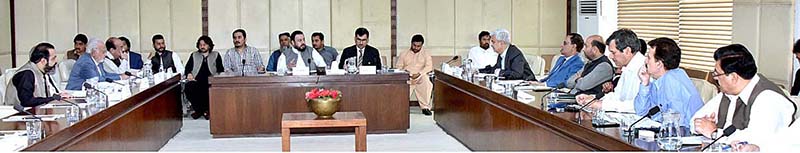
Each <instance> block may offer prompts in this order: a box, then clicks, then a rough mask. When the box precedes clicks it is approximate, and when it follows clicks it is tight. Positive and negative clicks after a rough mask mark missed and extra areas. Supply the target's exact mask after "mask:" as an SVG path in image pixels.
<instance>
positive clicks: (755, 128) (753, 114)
mask: <svg viewBox="0 0 800 153" xmlns="http://www.w3.org/2000/svg"><path fill="white" fill-rule="evenodd" d="M760 79H761V78H760V77H759V76H758V75H756V76H754V77H753V79H750V83H748V84H747V86H745V87H744V89H742V92H741V93H739V95H725V94H722V93H719V94H717V95H716V96H714V98H711V100H709V101H708V102H706V104H705V105H704V106H703V107H702V108H700V110H698V111H697V112H696V113H695V114H694V116H692V120H694V119H696V118H701V117H704V116H707V115H711V114H716V115H719V114H718V113H717V112H718V110H719V105H720V102H721V101H722V96H728V98H729V99H730V100H731V105H729V106H728V115H727V116H726V122H725V126H724V127H728V126H730V125H731V124H733V112H735V110H736V103H735V102H736V100H737V99H738V98H740V97H741V99H742V102H744V103H745V104H750V103H751V102H750V101H749V100H750V95H751V94H752V92H753V88H754V87H755V86H756V84H757V83H758V81H759V80H760ZM755 101H756V104H757V105H753V106H752V108H751V111H750V122H749V123H748V124H747V128H746V129H744V130H737V131H736V132H735V133H733V135H731V136H730V137H728V140H726V141H723V142H727V141H729V140H740V141H748V143H751V144H764V143H765V142H769V141H770V139H773V137H769V136H771V135H774V134H775V132H776V131H778V130H780V129H784V128H787V127H789V124H790V123H791V122H792V117H793V115H794V111H795V110H794V106H792V102H791V101H789V100H788V99H786V98H784V97H783V95H781V93H777V92H774V91H771V90H765V91H763V92H761V94H759V95H758V97H756V99H755ZM690 123H692V124H691V129H692V132H696V131H694V126H695V125H694V122H690ZM718 132H719V133H721V132H722V130H721V129H719V130H718ZM720 141H722V140H720Z"/></svg>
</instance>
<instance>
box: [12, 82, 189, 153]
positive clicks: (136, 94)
mask: <svg viewBox="0 0 800 153" xmlns="http://www.w3.org/2000/svg"><path fill="white" fill-rule="evenodd" d="M162 76H163V77H162V78H163V79H158V80H159V81H156V83H155V84H153V85H147V84H141V85H140V88H134V89H131V92H130V93H131V94H130V96H128V97H120V99H119V100H111V101H110V102H109V106H108V107H107V108H105V109H102V110H98V111H96V112H91V113H88V112H87V114H86V116H84V117H83V118H82V119H81V120H79V121H77V122H75V123H72V124H69V123H68V122H67V119H66V117H60V118H57V119H55V120H53V121H45V122H43V128H44V130H45V131H46V132H45V134H46V137H44V138H43V139H41V140H39V141H38V142H35V143H32V144H26V143H27V138H25V139H20V140H22V141H25V142H23V143H22V144H23V145H20V146H21V148H19V149H13V150H17V151H158V150H159V149H161V147H163V146H164V145H165V144H166V143H167V141H169V140H170V139H172V137H174V136H175V135H176V134H177V133H178V131H180V128H181V127H182V126H183V120H182V111H181V103H180V92H181V87H180V76H179V75H162ZM129 89H130V88H129ZM110 94H114V93H110ZM70 101H73V102H75V103H77V104H78V105H80V106H81V107H83V108H81V109H82V110H85V109H87V108H86V107H87V105H86V101H85V100H84V99H71V100H70ZM63 106H70V104H69V103H65V102H52V103H51V104H48V105H42V106H39V107H34V108H29V109H28V110H30V111H32V112H33V113H35V114H37V115H39V116H47V115H63V114H64V112H65V108H66V107H63ZM88 107H91V106H88ZM17 115H23V114H22V113H18V114H17ZM6 118H9V117H6ZM6 118H4V119H6ZM25 126H26V125H25V123H24V122H0V127H2V128H1V129H0V130H2V131H24V130H25ZM23 137H24V136H23ZM6 149H8V148H6Z"/></svg>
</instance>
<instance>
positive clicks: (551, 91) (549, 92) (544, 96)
mask: <svg viewBox="0 0 800 153" xmlns="http://www.w3.org/2000/svg"><path fill="white" fill-rule="evenodd" d="M555 91H556V88H553V89H550V91H547V93H545V94H544V95H542V98H539V99H540V100H541V102H542V109H544V110H548V109H547V107H545V106H544V104H545V103H547V102H546V101H544V98H546V97H547V96H549V95H550V94H552V93H553V92H555Z"/></svg>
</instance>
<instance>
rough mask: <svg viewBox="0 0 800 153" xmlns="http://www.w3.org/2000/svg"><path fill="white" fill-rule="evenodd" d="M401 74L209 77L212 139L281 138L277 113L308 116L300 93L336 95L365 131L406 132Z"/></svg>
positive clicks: (403, 76)
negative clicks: (359, 114)
mask: <svg viewBox="0 0 800 153" xmlns="http://www.w3.org/2000/svg"><path fill="white" fill-rule="evenodd" d="M408 78H409V75H408V73H406V72H386V73H377V74H352V75H351V74H335V75H334V74H330V75H277V74H275V73H266V74H246V75H244V76H243V75H241V73H224V74H221V75H217V76H214V77H211V78H209V83H210V84H211V88H210V89H209V97H210V100H209V104H210V105H209V109H210V110H209V112H210V114H211V115H210V116H211V119H210V124H211V125H210V128H211V129H210V132H211V134H212V135H213V137H214V138H223V137H253V136H280V133H281V114H283V113H298V112H311V110H310V109H309V108H308V106H307V102H306V99H305V93H306V92H308V91H311V90H312V89H314V88H325V89H335V90H339V91H341V94H342V98H341V99H342V100H341V102H340V103H339V111H340V112H344V111H360V112H363V114H364V116H365V117H366V119H367V122H368V123H369V126H367V132H368V133H405V132H406V130H407V129H408V128H409V86H408V84H407V83H406V81H407V80H408ZM320 132H352V128H349V129H348V128H324V129H297V130H292V133H320Z"/></svg>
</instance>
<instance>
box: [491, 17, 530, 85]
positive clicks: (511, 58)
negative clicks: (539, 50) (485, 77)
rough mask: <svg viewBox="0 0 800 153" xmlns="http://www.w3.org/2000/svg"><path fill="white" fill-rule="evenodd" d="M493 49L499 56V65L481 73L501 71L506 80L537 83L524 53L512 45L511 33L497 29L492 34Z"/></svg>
mask: <svg viewBox="0 0 800 153" xmlns="http://www.w3.org/2000/svg"><path fill="white" fill-rule="evenodd" d="M491 36H492V39H491V41H492V48H494V51H495V52H497V54H499V56H497V63H495V64H494V66H492V67H487V68H484V69H480V70H478V71H480V72H481V73H495V71H496V70H499V71H498V72H499V74H498V76H499V77H502V79H504V80H526V81H536V76H534V75H533V71H531V67H530V66H529V65H528V62H527V61H526V60H525V56H524V55H522V51H520V50H519V48H517V46H514V45H512V44H511V33H509V32H508V30H505V29H497V31H495V32H493V33H492V34H491Z"/></svg>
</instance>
